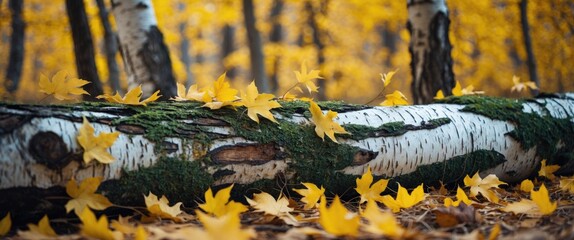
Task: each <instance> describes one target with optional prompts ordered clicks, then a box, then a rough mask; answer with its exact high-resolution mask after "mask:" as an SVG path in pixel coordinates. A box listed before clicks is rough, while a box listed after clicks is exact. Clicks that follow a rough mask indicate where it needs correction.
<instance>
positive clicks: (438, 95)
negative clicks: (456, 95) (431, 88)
mask: <svg viewBox="0 0 574 240" xmlns="http://www.w3.org/2000/svg"><path fill="white" fill-rule="evenodd" d="M434 99H435V100H439V99H444V93H443V92H442V90H438V91H437V92H436V95H435V96H434Z"/></svg>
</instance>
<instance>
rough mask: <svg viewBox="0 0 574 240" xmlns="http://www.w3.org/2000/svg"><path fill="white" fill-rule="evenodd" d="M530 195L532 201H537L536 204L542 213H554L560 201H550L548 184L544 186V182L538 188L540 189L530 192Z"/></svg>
mask: <svg viewBox="0 0 574 240" xmlns="http://www.w3.org/2000/svg"><path fill="white" fill-rule="evenodd" d="M530 195H531V196H530V197H531V198H532V201H533V202H534V203H536V205H537V206H538V211H539V212H540V213H541V214H542V215H549V214H551V213H553V212H554V210H556V207H557V205H558V203H557V202H551V201H550V195H549V194H548V190H547V189H546V186H544V184H542V186H540V189H538V191H532V192H530Z"/></svg>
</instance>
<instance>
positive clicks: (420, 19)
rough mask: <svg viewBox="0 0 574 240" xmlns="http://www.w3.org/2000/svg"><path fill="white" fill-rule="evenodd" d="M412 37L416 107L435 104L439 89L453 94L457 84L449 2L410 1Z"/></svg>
mask: <svg viewBox="0 0 574 240" xmlns="http://www.w3.org/2000/svg"><path fill="white" fill-rule="evenodd" d="M407 8H408V13H409V20H408V22H407V29H408V30H409V32H410V34H411V42H410V44H409V52H410V53H411V75H412V76H413V82H412V83H411V91H412V94H413V101H414V103H415V104H426V103H430V102H432V101H433V97H434V96H435V94H436V92H437V91H438V90H442V91H443V93H444V94H445V96H449V95H451V94H452V93H451V89H452V88H453V87H454V85H455V80H454V73H453V71H452V57H451V49H452V46H451V44H450V40H449V38H448V29H449V25H450V20H449V19H448V8H447V6H446V0H408V1H407Z"/></svg>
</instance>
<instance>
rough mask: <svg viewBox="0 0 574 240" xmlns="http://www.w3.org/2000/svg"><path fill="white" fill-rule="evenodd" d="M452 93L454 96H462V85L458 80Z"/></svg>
mask: <svg viewBox="0 0 574 240" xmlns="http://www.w3.org/2000/svg"><path fill="white" fill-rule="evenodd" d="M452 95H453V96H462V86H461V85H460V82H458V81H456V84H455V85H454V88H453V89H452Z"/></svg>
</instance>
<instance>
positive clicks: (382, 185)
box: [355, 166, 389, 204]
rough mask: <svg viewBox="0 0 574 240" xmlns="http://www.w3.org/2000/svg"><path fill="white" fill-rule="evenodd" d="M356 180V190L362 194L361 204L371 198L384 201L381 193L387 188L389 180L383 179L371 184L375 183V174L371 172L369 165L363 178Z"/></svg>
mask: <svg viewBox="0 0 574 240" xmlns="http://www.w3.org/2000/svg"><path fill="white" fill-rule="evenodd" d="M355 182H356V183H357V187H356V188H355V190H356V191H357V193H359V194H360V195H361V200H360V201H359V204H361V203H364V202H366V201H370V200H375V201H377V202H381V201H383V196H381V193H382V192H383V191H385V189H387V184H388V183H389V180H387V179H381V180H379V181H377V182H376V183H374V184H373V185H372V186H371V183H373V175H372V174H371V167H370V166H369V167H368V169H367V172H366V173H364V174H363V176H361V178H357V179H356V180H355Z"/></svg>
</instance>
